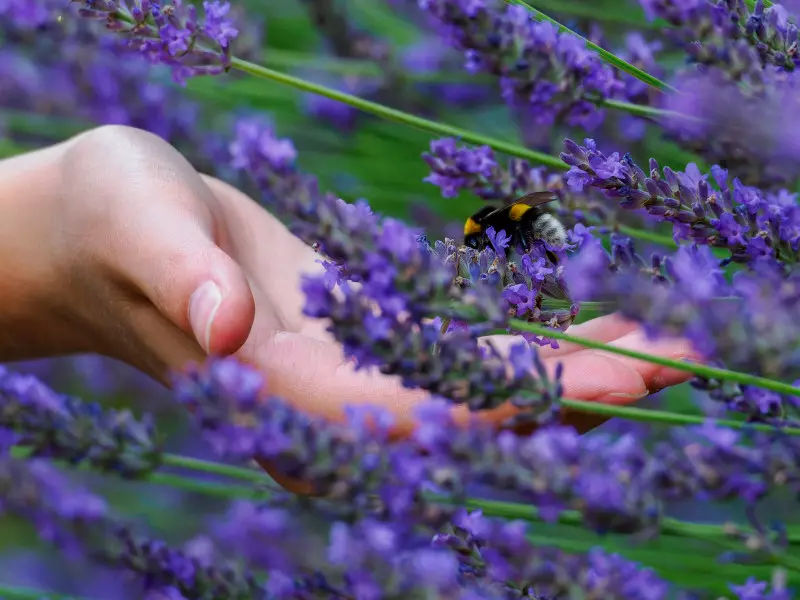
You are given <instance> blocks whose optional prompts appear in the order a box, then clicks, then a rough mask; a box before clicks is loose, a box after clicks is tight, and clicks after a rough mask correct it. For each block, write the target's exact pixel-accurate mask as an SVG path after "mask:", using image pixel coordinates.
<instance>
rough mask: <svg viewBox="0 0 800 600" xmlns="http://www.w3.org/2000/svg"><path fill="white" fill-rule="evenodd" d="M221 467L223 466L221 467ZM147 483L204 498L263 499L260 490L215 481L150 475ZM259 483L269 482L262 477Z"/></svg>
mask: <svg viewBox="0 0 800 600" xmlns="http://www.w3.org/2000/svg"><path fill="white" fill-rule="evenodd" d="M221 466H223V465H221ZM145 481H146V482H147V483H153V484H156V485H168V486H170V487H173V488H175V489H179V490H184V491H187V492H193V493H195V494H203V495H205V496H215V497H217V498H224V499H226V500H238V499H244V500H257V499H259V498H262V497H263V495H264V494H263V493H262V492H261V490H257V489H255V488H250V487H244V486H238V485H231V484H229V483H219V482H216V481H201V480H199V479H192V478H191V477H183V476H181V475H174V474H172V473H151V474H150V475H148V476H147V479H146V480H145ZM261 481H262V482H264V483H266V482H268V481H269V480H268V479H267V478H266V477H264V476H262V477H261Z"/></svg>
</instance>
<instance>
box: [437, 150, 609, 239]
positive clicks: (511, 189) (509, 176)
mask: <svg viewBox="0 0 800 600" xmlns="http://www.w3.org/2000/svg"><path fill="white" fill-rule="evenodd" d="M422 159H423V160H424V161H425V162H426V163H427V164H428V166H429V167H430V168H431V174H430V175H428V177H426V178H425V180H424V181H427V182H428V183H432V184H433V185H435V186H437V187H438V188H440V190H441V193H442V196H444V197H445V198H452V197H454V196H457V195H458V194H459V193H460V192H461V191H463V190H468V191H470V192H472V193H473V194H475V195H476V196H478V197H479V198H481V199H482V200H487V201H490V202H497V203H498V205H501V204H509V203H511V202H513V201H514V200H516V199H517V198H519V197H521V196H524V195H525V194H527V193H529V192H534V191H541V190H550V191H552V192H553V193H554V194H556V195H557V196H558V200H559V201H558V202H557V203H554V204H551V205H550V206H552V210H553V211H554V212H555V213H556V214H557V215H558V216H559V219H560V220H561V221H562V222H563V223H564V224H565V225H567V226H572V225H574V224H575V223H585V222H586V221H587V219H591V220H592V221H597V222H605V221H608V220H609V219H610V217H611V215H612V211H610V210H609V209H608V207H607V206H605V204H607V203H606V202H604V201H603V199H602V197H599V198H598V197H592V195H587V194H584V193H581V194H574V193H572V192H571V190H570V189H569V187H568V186H567V179H566V177H565V175H564V174H563V173H550V172H548V171H547V170H546V169H544V168H542V167H533V166H531V164H530V163H529V162H528V161H526V160H522V159H519V158H511V159H509V160H508V163H507V165H506V166H505V168H504V167H502V166H500V164H499V163H498V161H497V157H496V156H495V153H494V151H493V150H492V149H491V148H489V147H488V146H480V147H469V146H465V145H459V144H457V142H456V140H455V139H453V138H442V139H439V140H434V141H432V142H431V145H430V151H429V152H425V153H424V154H423V155H422Z"/></svg>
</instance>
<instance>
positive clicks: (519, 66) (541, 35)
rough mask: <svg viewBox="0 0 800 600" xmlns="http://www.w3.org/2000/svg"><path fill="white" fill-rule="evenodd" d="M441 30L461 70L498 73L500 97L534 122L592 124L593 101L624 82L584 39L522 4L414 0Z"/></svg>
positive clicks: (596, 116)
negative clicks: (462, 62)
mask: <svg viewBox="0 0 800 600" xmlns="http://www.w3.org/2000/svg"><path fill="white" fill-rule="evenodd" d="M418 2H419V7H420V8H421V9H422V10H425V11H427V12H428V13H429V14H430V15H431V17H432V18H433V21H434V23H435V24H436V25H438V27H439V28H440V29H441V31H442V32H443V34H444V36H445V39H446V40H447V41H448V42H449V43H450V44H451V45H452V46H454V47H455V48H457V49H459V50H463V51H464V56H465V58H466V69H467V70H468V71H470V72H471V73H481V72H483V73H490V74H492V75H496V76H498V77H500V86H501V88H502V92H503V98H504V99H505V100H506V102H507V103H508V104H509V105H510V106H511V107H513V108H516V109H518V110H520V111H525V113H527V114H529V115H530V116H531V117H532V118H533V121H534V123H537V124H541V125H551V124H553V123H555V122H556V121H560V120H563V121H564V122H565V123H566V124H567V125H571V126H578V127H583V128H584V129H586V130H592V129H594V128H595V127H597V126H598V125H599V124H600V123H601V122H602V120H603V111H602V110H601V109H599V108H598V107H597V105H596V104H595V101H596V100H598V99H599V100H603V99H606V98H609V97H611V96H613V95H615V94H616V93H618V92H619V91H621V89H622V86H621V83H620V81H619V80H618V79H616V78H615V75H614V71H613V70H612V69H611V67H609V66H608V65H606V64H604V63H603V62H602V61H601V60H600V59H598V58H597V56H596V55H595V54H594V53H592V52H591V51H589V50H588V49H587V48H586V47H585V45H584V43H583V42H581V41H580V40H578V39H577V38H576V37H575V36H573V35H570V34H568V33H560V32H559V31H558V29H557V28H556V27H555V26H554V25H552V24H551V23H547V22H541V23H537V22H536V21H535V20H533V19H531V15H530V13H529V12H528V11H527V10H526V9H525V8H524V7H522V6H517V5H509V4H506V3H504V2H502V1H501V0H485V1H480V2H474V1H465V0H418Z"/></svg>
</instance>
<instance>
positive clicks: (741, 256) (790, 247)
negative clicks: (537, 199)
mask: <svg viewBox="0 0 800 600" xmlns="http://www.w3.org/2000/svg"><path fill="white" fill-rule="evenodd" d="M584 143H585V144H586V145H585V146H579V145H578V144H576V143H575V142H573V141H571V140H565V142H564V145H565V147H566V150H567V151H566V152H562V153H561V158H562V160H564V162H566V163H567V164H569V165H570V170H569V172H568V173H567V181H568V183H569V185H570V187H572V189H574V190H576V191H581V190H583V189H585V188H588V187H594V188H598V189H600V190H602V191H603V192H604V193H605V195H606V196H607V197H609V198H614V199H619V206H620V207H621V208H624V209H629V210H639V209H644V210H646V211H647V213H649V215H651V216H653V217H655V218H656V219H658V220H660V221H667V222H669V223H671V224H672V227H673V231H674V238H675V240H676V241H679V240H690V241H692V242H694V243H696V244H705V245H709V246H713V247H719V248H726V249H727V250H729V251H730V253H731V258H730V260H732V261H735V262H740V263H748V262H752V261H756V260H758V259H762V258H771V259H774V260H779V261H786V262H788V263H794V262H795V261H796V260H797V259H798V250H800V206H798V205H797V203H796V202H795V200H794V195H792V194H789V193H787V192H785V191H782V192H779V193H777V194H764V193H763V192H761V191H760V190H758V189H756V188H752V187H747V186H745V185H743V184H742V183H741V181H740V180H739V179H733V181H732V182H729V180H728V172H727V170H725V169H722V168H720V167H718V166H715V167H712V169H711V176H712V179H713V183H714V184H716V187H717V188H718V189H714V187H712V183H711V182H710V181H709V180H708V176H707V175H704V174H701V173H700V171H699V169H698V168H697V166H696V165H694V164H693V163H691V164H689V165H688V166H687V169H686V171H685V172H683V173H680V172H677V173H676V172H675V171H673V170H672V169H670V168H669V167H665V168H664V169H663V171H662V170H661V169H659V166H658V163H657V162H656V161H655V159H650V173H649V176H648V175H647V174H646V173H645V172H644V171H643V170H642V169H641V168H640V167H639V166H638V165H636V163H634V162H633V159H631V158H630V156H628V155H625V156H622V157H621V156H620V155H619V153H617V152H615V153H613V154H611V155H610V156H606V155H605V154H603V153H602V152H599V151H598V150H597V147H596V145H595V143H594V140H590V139H587V140H585V142H584Z"/></svg>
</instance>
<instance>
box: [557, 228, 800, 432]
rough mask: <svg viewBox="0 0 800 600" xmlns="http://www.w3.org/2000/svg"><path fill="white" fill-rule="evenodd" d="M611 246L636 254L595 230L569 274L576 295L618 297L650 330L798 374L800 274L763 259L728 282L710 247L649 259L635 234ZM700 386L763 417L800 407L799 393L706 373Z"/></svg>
mask: <svg viewBox="0 0 800 600" xmlns="http://www.w3.org/2000/svg"><path fill="white" fill-rule="evenodd" d="M612 245H613V248H614V250H615V252H616V253H617V256H620V252H619V249H620V248H621V247H625V246H627V248H628V250H627V254H628V256H630V259H629V260H620V259H619V258H615V257H614V256H613V255H612V256H609V254H608V253H607V252H606V251H605V249H604V248H603V247H602V246H601V244H600V241H599V240H596V239H594V238H591V237H589V238H585V240H584V242H583V244H582V248H581V250H580V252H579V253H578V254H577V256H576V257H574V258H573V259H572V260H571V261H570V263H569V264H568V265H567V268H566V273H565V277H566V278H567V282H568V284H569V286H570V290H572V292H573V294H575V296H576V298H577V299H579V300H589V299H591V300H597V301H604V302H609V303H612V304H613V305H614V306H615V307H617V309H618V310H619V311H620V312H621V313H622V314H623V315H624V316H626V317H628V318H630V319H633V320H636V321H638V322H640V323H642V324H643V325H644V329H645V331H646V332H648V333H649V334H650V335H653V336H681V337H683V338H685V339H687V340H688V341H690V342H691V343H692V345H693V346H694V348H695V349H696V351H697V352H698V353H699V354H700V355H701V356H704V357H706V359H708V360H712V361H719V362H720V363H721V364H723V365H725V366H726V367H727V368H731V369H735V370H739V371H744V372H748V373H757V374H762V375H764V376H767V377H773V378H777V379H784V380H794V379H797V376H798V373H800V362H799V361H800V356H798V354H797V353H796V352H792V351H789V352H787V351H786V348H794V347H796V346H797V344H798V343H799V342H800V329H798V328H797V327H796V326H795V325H794V323H795V320H794V319H793V317H792V316H791V315H792V314H793V313H794V311H795V310H796V308H795V307H796V306H797V303H798V302H800V274H798V273H797V272H795V271H792V272H789V273H787V272H786V270H785V269H784V268H782V267H781V266H779V265H777V264H775V263H772V262H767V261H766V260H765V259H761V260H758V261H754V263H753V264H752V266H753V269H752V270H751V271H742V272H738V273H736V274H735V275H734V276H733V278H732V280H731V281H730V282H728V281H727V280H726V279H725V277H724V273H723V270H722V267H721V266H720V264H719V261H718V260H716V259H715V258H714V257H713V256H712V255H711V253H710V251H709V250H708V248H706V247H681V248H680V249H679V250H678V251H677V252H676V253H675V254H674V255H673V256H669V257H662V256H654V257H653V259H652V260H651V261H650V262H649V263H648V262H646V261H644V259H642V258H641V257H639V256H638V255H636V254H635V252H633V251H632V242H631V241H630V240H629V239H627V238H622V237H621V236H619V237H616V238H613V239H612ZM695 385H698V386H699V387H701V389H706V390H709V391H710V393H711V397H712V398H714V399H716V400H718V401H721V402H726V403H727V404H728V405H729V407H730V408H731V409H734V410H737V411H740V412H744V413H745V414H747V415H749V416H750V417H751V418H754V419H758V420H769V419H777V418H778V417H781V418H782V419H784V420H788V422H792V421H795V420H796V419H797V416H798V409H800V402H799V401H798V399H797V398H793V397H787V396H781V395H778V394H774V393H771V392H764V391H761V390H758V389H755V388H752V387H751V386H739V385H736V384H730V383H724V382H718V381H703V380H698V381H696V382H695Z"/></svg>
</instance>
